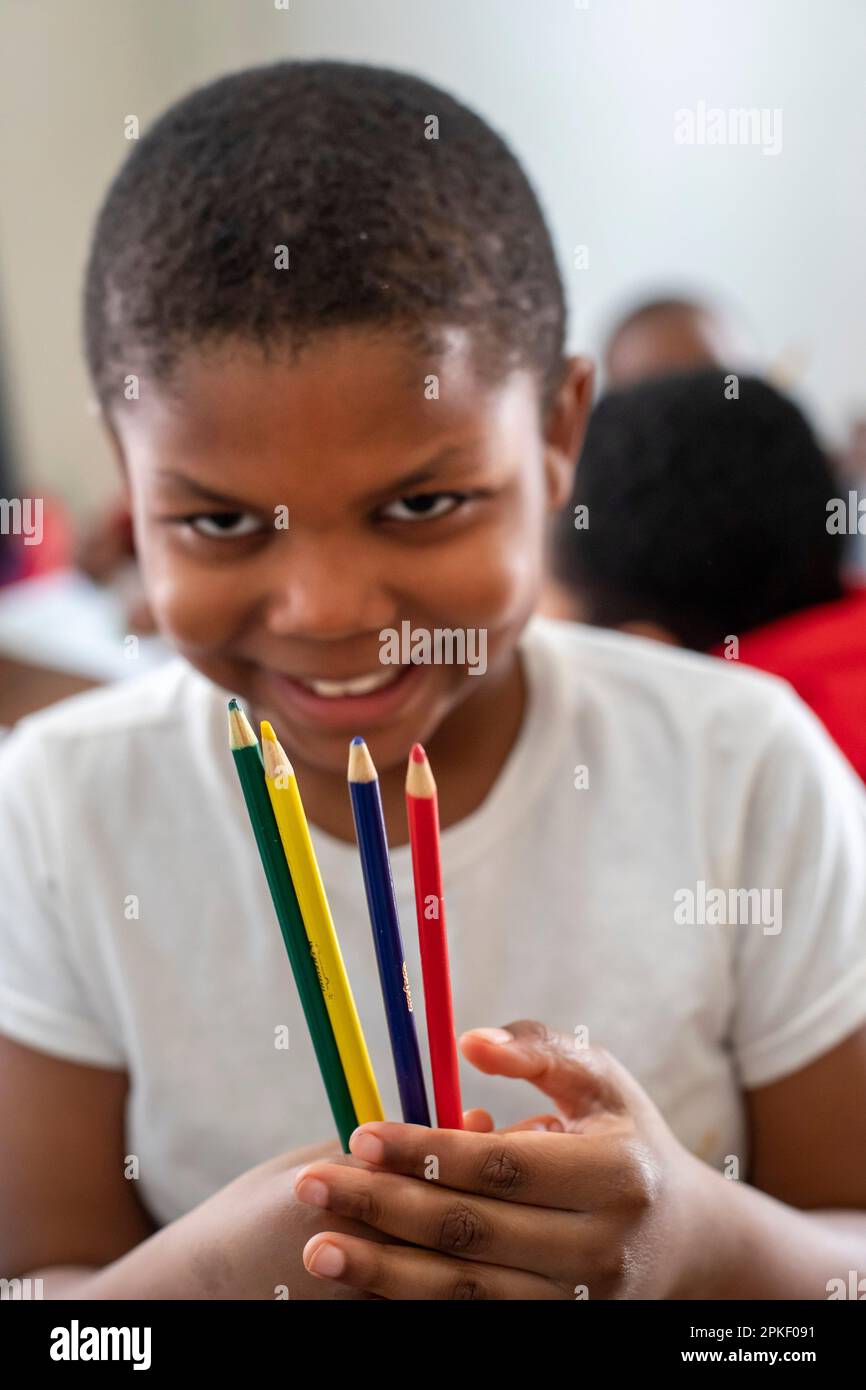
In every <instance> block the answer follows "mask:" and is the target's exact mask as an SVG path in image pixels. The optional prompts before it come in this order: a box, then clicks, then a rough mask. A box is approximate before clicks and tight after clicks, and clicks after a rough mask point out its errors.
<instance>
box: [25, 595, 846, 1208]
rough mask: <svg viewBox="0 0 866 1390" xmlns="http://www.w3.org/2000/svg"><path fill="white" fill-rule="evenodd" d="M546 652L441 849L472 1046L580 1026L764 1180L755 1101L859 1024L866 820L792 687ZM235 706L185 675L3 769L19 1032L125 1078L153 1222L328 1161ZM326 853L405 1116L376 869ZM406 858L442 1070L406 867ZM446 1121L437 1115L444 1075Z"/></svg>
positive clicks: (600, 635) (64, 731) (69, 721)
mask: <svg viewBox="0 0 866 1390" xmlns="http://www.w3.org/2000/svg"><path fill="white" fill-rule="evenodd" d="M522 652H523V659H524V661H525V665H526V671H527V675H528V684H529V701H528V706H527V711H526V715H525V719H524V724H523V727H522V730H521V732H520V735H519V737H518V740H517V742H516V744H515V746H514V748H513V749H512V751H511V754H510V756H509V758H508V760H507V762H506V764H505V766H504V767H503V769H502V771H501V774H500V776H499V778H498V780H497V782H496V784H495V785H494V787H493V789H492V790H491V792H490V794H489V795H488V797H487V798H486V800H485V801H484V803H483V804H482V805H481V807H480V808H479V809H478V810H477V811H476V812H475V813H474V814H473V815H471V816H469V817H468V818H467V819H466V820H464V821H462V822H461V823H460V824H459V825H456V826H453V827H452V828H450V829H449V830H447V831H445V832H444V834H443V839H442V852H443V865H444V874H445V898H446V908H447V926H448V938H449V948H450V956H451V970H452V982H453V991H454V1003H455V1013H456V1024H457V1029H458V1032H462V1031H464V1030H465V1029H468V1028H471V1027H479V1026H482V1027H483V1026H496V1025H502V1024H507V1023H508V1022H509V1021H510V1020H514V1019H518V1018H535V1019H539V1020H541V1021H542V1022H544V1023H546V1024H548V1025H550V1026H551V1027H553V1028H556V1029H559V1030H562V1031H563V1032H565V1033H566V1034H569V1035H571V1034H574V1032H575V1029H579V1030H584V1029H585V1030H588V1040H589V1041H590V1042H598V1043H603V1044H604V1045H605V1046H606V1047H608V1048H609V1049H610V1050H611V1051H612V1052H613V1053H614V1054H615V1055H616V1056H617V1057H618V1058H619V1059H620V1061H622V1062H623V1063H624V1064H625V1066H627V1067H628V1068H629V1069H630V1070H631V1071H632V1073H633V1074H634V1075H635V1076H636V1077H637V1079H638V1080H639V1081H640V1082H641V1083H642V1084H643V1086H644V1087H645V1088H646V1089H647V1091H648V1092H649V1094H650V1095H651V1096H652V1097H653V1099H654V1100H655V1102H656V1103H657V1105H658V1106H659V1107H660V1109H661V1110H662V1112H663V1113H664V1115H665V1116H666V1118H667V1120H668V1122H669V1124H670V1125H671V1127H672V1128H673V1130H674V1132H675V1133H676V1134H677V1135H678V1136H679V1137H680V1139H681V1140H682V1142H683V1143H684V1144H685V1145H686V1146H687V1147H688V1148H690V1149H691V1150H692V1151H694V1152H697V1153H699V1154H700V1155H701V1156H702V1157H703V1158H705V1159H706V1160H707V1161H708V1162H711V1163H713V1164H715V1165H722V1164H723V1163H724V1161H725V1158H726V1156H727V1155H729V1154H733V1155H737V1156H738V1157H739V1159H740V1161H741V1170H740V1171H741V1172H742V1173H746V1172H747V1171H748V1161H747V1160H748V1156H747V1153H746V1136H745V1132H744V1115H743V1108H742V1099H741V1090H742V1089H743V1088H744V1087H745V1088H751V1087H755V1086H760V1085H763V1084H764V1083H767V1082H771V1081H773V1080H776V1079H777V1078H779V1077H782V1076H784V1075H786V1074H788V1073H790V1072H793V1071H796V1070H798V1069H799V1068H800V1067H802V1066H804V1065H805V1064H806V1063H808V1062H810V1061H811V1060H812V1059H814V1058H815V1057H817V1056H819V1055H821V1054H822V1053H824V1052H826V1051H828V1050H829V1049H830V1048H832V1047H833V1046H834V1045H835V1044H837V1043H838V1042H840V1041H841V1040H842V1039H843V1038H844V1037H846V1036H847V1035H848V1034H849V1033H851V1032H852V1031H854V1029H855V1028H857V1027H858V1026H859V1025H860V1024H862V1023H863V1022H864V1020H866V792H864V789H863V787H862V786H861V784H860V782H859V781H858V779H857V778H856V776H855V774H854V773H853V771H852V770H851V768H850V767H849V765H848V764H847V763H846V762H845V761H844V759H843V758H842V756H841V755H840V754H839V753H838V752H837V751H836V749H835V746H834V745H833V744H832V743H831V742H830V740H829V738H828V737H827V735H826V734H825V733H824V731H823V729H822V727H821V726H820V725H819V723H818V722H817V720H816V719H814V718H813V717H812V715H811V714H810V713H809V712H808V710H806V708H805V706H803V705H802V704H801V703H800V702H799V701H798V700H797V699H796V697H795V696H794V695H793V694H792V693H791V692H790V690H789V689H788V687H787V686H785V685H784V684H783V683H782V682H780V681H777V680H775V679H773V678H770V677H765V676H763V675H759V674H757V673H755V672H750V671H747V670H744V669H737V668H733V667H732V666H731V665H729V664H727V663H724V662H721V661H716V660H714V659H711V658H705V657H701V656H694V655H690V654H686V653H683V652H679V651H674V650H672V649H670V648H666V647H664V646H661V645H657V644H654V643H650V642H645V641H642V640H640V639H637V638H632V637H625V636H622V635H619V634H614V633H604V632H599V631H594V630H591V629H587V628H582V627H578V626H574V625H570V624H564V623H554V622H550V621H545V620H543V619H535V620H533V622H532V623H531V624H530V626H529V628H528V629H527V631H526V633H525V634H524V638H523V641H522ZM228 693H231V692H225V691H223V690H220V689H218V688H217V687H215V686H214V685H212V684H211V683H210V682H208V681H207V680H205V679H204V678H203V677H202V676H200V675H199V674H198V673H197V672H195V671H194V670H193V669H192V668H191V667H189V666H188V665H187V663H186V662H184V661H182V660H180V659H175V660H173V661H171V662H170V663H169V664H168V665H166V666H165V667H163V668H161V669H159V670H157V671H155V672H152V673H150V674H147V675H145V676H143V677H142V678H141V679H140V680H133V681H132V682H126V683H124V684H122V685H117V686H113V687H108V688H104V689H101V690H97V691H92V692H87V693H85V694H83V695H79V696H76V697H75V698H73V699H71V700H67V701H65V702H64V703H62V704H60V705H55V706H53V707H52V708H50V709H48V710H45V711H42V712H40V713H39V714H36V715H32V716H30V717H29V718H28V719H26V720H24V721H22V722H21V723H20V724H19V725H18V726H17V728H16V729H15V730H14V732H13V733H12V734H11V735H10V737H9V738H8V739H7V740H6V741H5V743H4V744H3V745H2V747H0V1030H2V1031H3V1032H5V1033H6V1034H8V1035H9V1036H10V1037H12V1038H15V1039H17V1040H19V1041H20V1042H23V1043H25V1044H29V1045H30V1046H32V1047H34V1048H38V1049H40V1050H42V1051H45V1052H49V1053H53V1054H56V1055H58V1056H62V1057H67V1058H71V1059H78V1060H79V1061H82V1062H89V1063H94V1064H99V1065H103V1066H108V1067H119V1068H124V1069H126V1070H127V1071H128V1072H129V1074H130V1078H131V1087H130V1096H129V1101H128V1110H127V1121H128V1133H127V1137H126V1142H125V1152H127V1153H132V1154H136V1155H137V1156H138V1158H139V1161H140V1182H141V1192H142V1197H143V1199H144V1201H145V1203H146V1204H147V1206H148V1207H149V1209H150V1210H151V1212H152V1213H153V1215H154V1217H155V1218H156V1219H157V1220H158V1221H160V1222H167V1221H170V1220H172V1219H173V1218H174V1217H176V1216H178V1215H179V1214H181V1213H182V1212H184V1211H186V1210H188V1209H189V1208H190V1207H191V1206H193V1205H194V1204H195V1203H197V1202H199V1201H200V1200H202V1199H203V1198H204V1197H206V1196H207V1195H208V1194H209V1193H211V1192H213V1191H214V1190H215V1189H217V1188H218V1187H220V1186H221V1185H223V1184H225V1183H226V1182H228V1181H229V1180H230V1179H231V1178H233V1177H234V1176H236V1175H237V1174H238V1173H240V1172H241V1171H243V1170H245V1169H246V1168H249V1167H251V1166H253V1165H254V1164H256V1163H258V1162H260V1161H262V1160H263V1159H265V1158H267V1157H269V1156H271V1155H274V1154H276V1153H279V1152H282V1151H283V1150H285V1149H288V1148H293V1147H295V1146H297V1145H301V1144H305V1143H312V1142H315V1141H320V1140H323V1139H328V1138H332V1137H333V1123H332V1120H331V1115H330V1111H329V1109H328V1105H327V1101H326V1098H325V1093H324V1089H323V1086H322V1083H321V1080H320V1077H319V1074H318V1070H317V1067H316V1062H315V1057H314V1054H313V1051H312V1047H311V1044H310V1041H309V1038H308V1035H307V1031H306V1027H305V1024H304V1019H303V1014H302V1012H301V1009H300V1005H299V1003H298V1000H297V995H296V991H295V987H294V982H293V979H292V975H291V970H290V967H289V964H288V960H287V958H286V956H285V952H284V947H283V943H282V940H281V937H280V933H279V930H278V928H277V924H276V921H275V917H274V911H273V907H272V905H271V901H270V898H269V895H268V890H267V885H266V882H265V878H264V874H263V872H262V868H261V865H260V862H259V858H258V854H257V851H256V846H255V843H254V840H253V836H252V833H251V831H250V827H249V824H248V821H247V817H246V812H245V809H244V804H243V799H242V796H241V792H240V788H239V785H238V780H237V776H236V773H235V769H234V766H233V762H232V758H231V755H230V752H229V749H228V746H227V732H226V729H227V721H226V698H227V694H228ZM467 756H471V753H469V752H468V753H467ZM581 768H585V770H586V771H585V773H582V772H581V771H580V769H581ZM587 780H588V785H583V783H584V782H586V781H587ZM576 783H577V785H576ZM301 791H302V793H303V787H301ZM313 838H314V841H315V844H316V849H317V853H318V857H319V863H320V866H321V870H322V874H323V877H324V880H325V884H326V887H327V890H328V895H329V899H330V902H331V907H332V910H333V915H334V920H335V924H336V927H337V932H338V935H339V938H340V942H341V946H342V949H343V954H344V956H345V959H346V964H347V968H348V971H349V976H350V979H351V982H352V987H353V991H354V995H355V1000H356V1003H357V1005H358V1010H359V1013H360V1016H361V1020H362V1024H363V1027H364V1031H365V1035H366V1038H367V1043H368V1046H369V1048H370V1052H371V1056H372V1059H373V1064H374V1068H375V1071H376V1075H377V1078H378V1081H379V1086H380V1089H381V1092H382V1097H383V1101H384V1104H385V1111H386V1114H387V1115H388V1117H389V1118H392V1119H399V1118H400V1110H399V1105H398V1102H397V1092H396V1085H395V1081H394V1072H393V1065H392V1062H391V1057H390V1051H389V1046H388V1038H387V1030H386V1025H385V1019H384V1013H383V1008H382V1001H381V994H380V989H379V981H378V975H377V971H376V964H375V955H374V950H373V944H372V936H371V931H370V926H369V921H368V918H367V912H366V906H365V900H364V894H363V884H362V878H361V870H360V864H359V860H358V854H357V851H356V848H355V846H354V845H349V844H345V843H342V842H339V841H337V840H335V839H333V838H331V837H330V836H328V835H325V834H322V833H321V832H319V831H317V830H316V828H315V827H313ZM392 861H393V871H394V880H395V885H396V889H397V895H398V902H399V907H400V914H401V922H402V928H403V936H404V941H405V945H406V951H407V962H408V969H409V978H410V982H411V984H412V988H413V993H414V997H415V1001H416V1010H415V1013H416V1019H417V1023H418V1028H419V1035H420V1039H421V1045H422V1056H423V1057H424V1058H425V1069H426V1029H425V1025H424V1009H423V1007H422V1003H421V1001H422V990H421V974H420V966H419V960H418V948H417V930H416V925H415V915H414V902H413V892H412V874H411V860H410V854H409V850H408V847H405V846H404V847H400V848H398V849H396V850H395V851H394V852H393V856H392ZM701 885H705V887H704V888H703V889H702V888H701ZM713 889H721V890H728V889H763V890H765V896H764V898H763V899H762V900H761V901H762V904H763V907H762V912H761V917H760V920H759V921H755V920H754V917H752V918H751V919H750V917H749V913H748V912H747V911H746V910H745V909H743V915H742V917H741V923H740V925H726V924H713V923H714V921H718V916H716V918H715V919H714V916H713V912H714V909H713V908H712V907H709V908H708V907H707V903H708V902H709V901H710V897H711V890H713ZM686 890H690V892H691V894H692V899H691V902H692V907H693V909H694V911H693V913H692V918H693V919H694V918H696V919H697V920H693V921H692V923H691V924H690V922H689V921H688V920H684V919H685V918H686V917H687V914H688V911H689V906H688V904H689V899H688V895H687V894H686ZM777 891H781V895H782V896H781V909H782V910H781V911H780V910H779V902H778V899H777V898H776V897H775V894H776V892H777ZM684 895H685V896H684ZM750 901H751V900H750ZM684 904H685V906H684ZM136 906H137V914H138V915H137V916H136V915H135V911H136ZM749 911H751V912H754V913H756V912H757V909H756V908H754V909H753V908H750V909H749ZM730 915H732V916H733V915H735V913H734V911H733V909H732V910H731V912H730ZM703 919H706V920H703ZM722 922H724V916H723V917H722ZM779 927H781V929H779ZM281 1025H285V1026H287V1027H288V1030H289V1044H290V1045H289V1048H288V1049H287V1050H286V1049H285V1048H279V1047H277V1046H276V1045H275V1030H277V1029H279V1028H280V1026H281ZM577 1036H578V1038H581V1039H582V1038H584V1037H585V1036H586V1035H585V1034H584V1033H583V1032H582V1031H581V1032H580V1033H579V1034H578V1035H577ZM461 1075H462V1083H463V1097H464V1104H465V1105H466V1106H470V1105H483V1106H485V1107H487V1108H488V1109H490V1110H491V1112H492V1113H493V1116H494V1119H495V1121H496V1123H497V1124H506V1123H511V1122H513V1121H515V1120H517V1119H520V1118H523V1117H525V1116H527V1115H531V1114H534V1113H537V1112H538V1111H541V1110H546V1109H549V1108H550V1105H549V1103H548V1102H546V1100H545V1098H544V1097H543V1096H542V1095H541V1094H540V1093H539V1092H537V1091H535V1090H534V1088H533V1087H531V1086H530V1085H528V1084H527V1083H523V1082H514V1081H508V1080H506V1079H502V1078H494V1077H484V1076H482V1075H480V1074H478V1073H476V1072H475V1071H474V1070H473V1069H472V1068H471V1067H470V1066H469V1065H468V1064H467V1063H465V1062H463V1061H462V1059H461ZM428 1096H429V1099H430V1102H431V1113H432V1100H433V1092H432V1086H430V1084H429V1071H428Z"/></svg>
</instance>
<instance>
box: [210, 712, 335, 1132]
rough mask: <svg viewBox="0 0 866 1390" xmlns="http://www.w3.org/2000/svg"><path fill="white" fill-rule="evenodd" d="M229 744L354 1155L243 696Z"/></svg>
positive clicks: (331, 1042) (325, 1020) (328, 1033)
mask: <svg viewBox="0 0 866 1390" xmlns="http://www.w3.org/2000/svg"><path fill="white" fill-rule="evenodd" d="M229 745H230V747H231V750H232V757H233V758H234V760H235V767H236V768H237V770H238V777H239V778H240V783H241V789H242V791H243V794H244V800H245V802H246V803H247V811H248V812H249V817H250V822H251V823H252V827H253V833H254V835H255V837H256V844H257V845H258V847H259V855H260V856H261V861H262V867H263V868H264V871H265V876H266V878H267V880H268V887H269V888H270V890H271V897H272V899H273V903H274V907H275V909H276V913H277V921H278V922H279V924H280V931H281V932H282V934H283V941H284V942H285V945H286V951H287V952H288V956H289V961H290V963H291V967H292V972H293V974H294V976H295V984H296V985H297V987H298V994H299V995H300V996H301V1006H302V1007H303V1010H304V1017H305V1018H306V1020H307V1027H308V1028H309V1030H310V1037H311V1038H312V1040H313V1047H314V1048H315V1052H316V1058H317V1060H318V1063H319V1070H320V1072H321V1073H322V1080H323V1081H324V1083H325V1090H326V1091H327V1093H328V1100H329V1101H330V1104H331V1110H332V1112H333V1115H334V1121H335V1123H336V1126H337V1132H338V1134H339V1136H340V1141H341V1143H342V1145H343V1152H344V1153H348V1152H349V1137H350V1135H351V1134H352V1131H353V1130H355V1129H357V1127H358V1120H357V1118H356V1115H355V1109H354V1106H353V1105H352V1097H351V1096H350V1094H349V1087H348V1085H347V1083H346V1077H345V1074H344V1072H343V1065H342V1062H341V1061H340V1054H339V1052H338V1050H337V1043H336V1040H335V1038H334V1030H333V1028H332V1026H331V1020H330V1018H329V1017H328V1009H327V1006H326V1004H325V1000H324V997H323V995H322V990H321V987H320V985H319V977H318V975H317V973H316V967H315V963H314V961H313V958H312V956H311V955H310V942H309V939H308V937H307V933H306V930H305V928H304V920H303V918H302V916H301V909H300V907H299V906H298V899H297V896H296V894H295V888H294V884H293V883H292V877H291V874H290V873H289V866H288V864H287V863H286V856H285V852H284V850H283V844H282V841H281V839H280V832H279V830H278V828H277V822H276V819H275V817H274V812H273V809H272V807H271V800H270V797H269V796H268V789H267V783H266V782H265V771H264V766H263V764H262V752H261V748H260V747H259V741H258V739H257V738H256V736H255V734H254V732H253V729H252V725H251V724H250V722H249V720H248V719H247V717H246V715H245V714H244V712H243V710H242V709H241V708H240V706H239V705H238V702H237V700H229Z"/></svg>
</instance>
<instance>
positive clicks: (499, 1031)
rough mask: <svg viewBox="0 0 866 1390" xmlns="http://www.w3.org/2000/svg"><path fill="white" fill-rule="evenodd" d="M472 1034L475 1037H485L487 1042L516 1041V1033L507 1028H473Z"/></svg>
mask: <svg viewBox="0 0 866 1390" xmlns="http://www.w3.org/2000/svg"><path fill="white" fill-rule="evenodd" d="M472 1036H473V1037H475V1038H483V1039H484V1041H485V1042H492V1043H510V1042H514V1034H513V1033H509V1031H508V1029H507V1028H473V1029H472Z"/></svg>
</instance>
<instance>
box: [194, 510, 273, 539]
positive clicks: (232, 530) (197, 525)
mask: <svg viewBox="0 0 866 1390" xmlns="http://www.w3.org/2000/svg"><path fill="white" fill-rule="evenodd" d="M184 520H185V521H186V523H187V525H188V526H189V527H190V528H191V529H192V530H193V531H195V533H196V535H198V536H206V537H207V538H208V539H209V540H210V539H214V540H230V541H231V540H237V539H238V538H239V537H241V536H251V535H253V534H254V533H255V532H256V531H260V530H261V527H262V523H261V521H260V520H259V518H258V517H257V516H253V514H252V512H212V513H210V514H205V513H202V514H201V515H199V516H188V517H185V518H184Z"/></svg>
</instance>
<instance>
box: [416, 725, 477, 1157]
mask: <svg viewBox="0 0 866 1390" xmlns="http://www.w3.org/2000/svg"><path fill="white" fill-rule="evenodd" d="M406 814H407V816H408V818H409V841H410V843H411V846H412V871H413V873H414V876H415V912H416V915H417V917H418V939H419V942H420V946H421V972H422V975H423V978H424V1008H425V1010H426V1013H427V1040H428V1042H429V1044H430V1068H431V1071H432V1073H433V1094H434V1096H435V1097H436V1120H437V1122H438V1124H439V1127H440V1129H462V1128H463V1103H462V1101H461V1099H460V1073H459V1071H458V1069H457V1044H456V1041H455V1038H454V1009H453V1006H452V1003H451V976H450V974H449V971H448V941H447V938H446V935H445V900H444V898H443V897H442V864H441V862H440V858H439V805H438V802H437V799H436V783H435V782H434V780H433V773H432V772H431V771H430V764H429V763H428V761H427V754H426V753H425V752H424V749H423V748H422V747H421V745H420V743H416V744H415V746H414V748H413V749H412V753H411V756H410V758H409V768H408V771H407V773H406Z"/></svg>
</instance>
